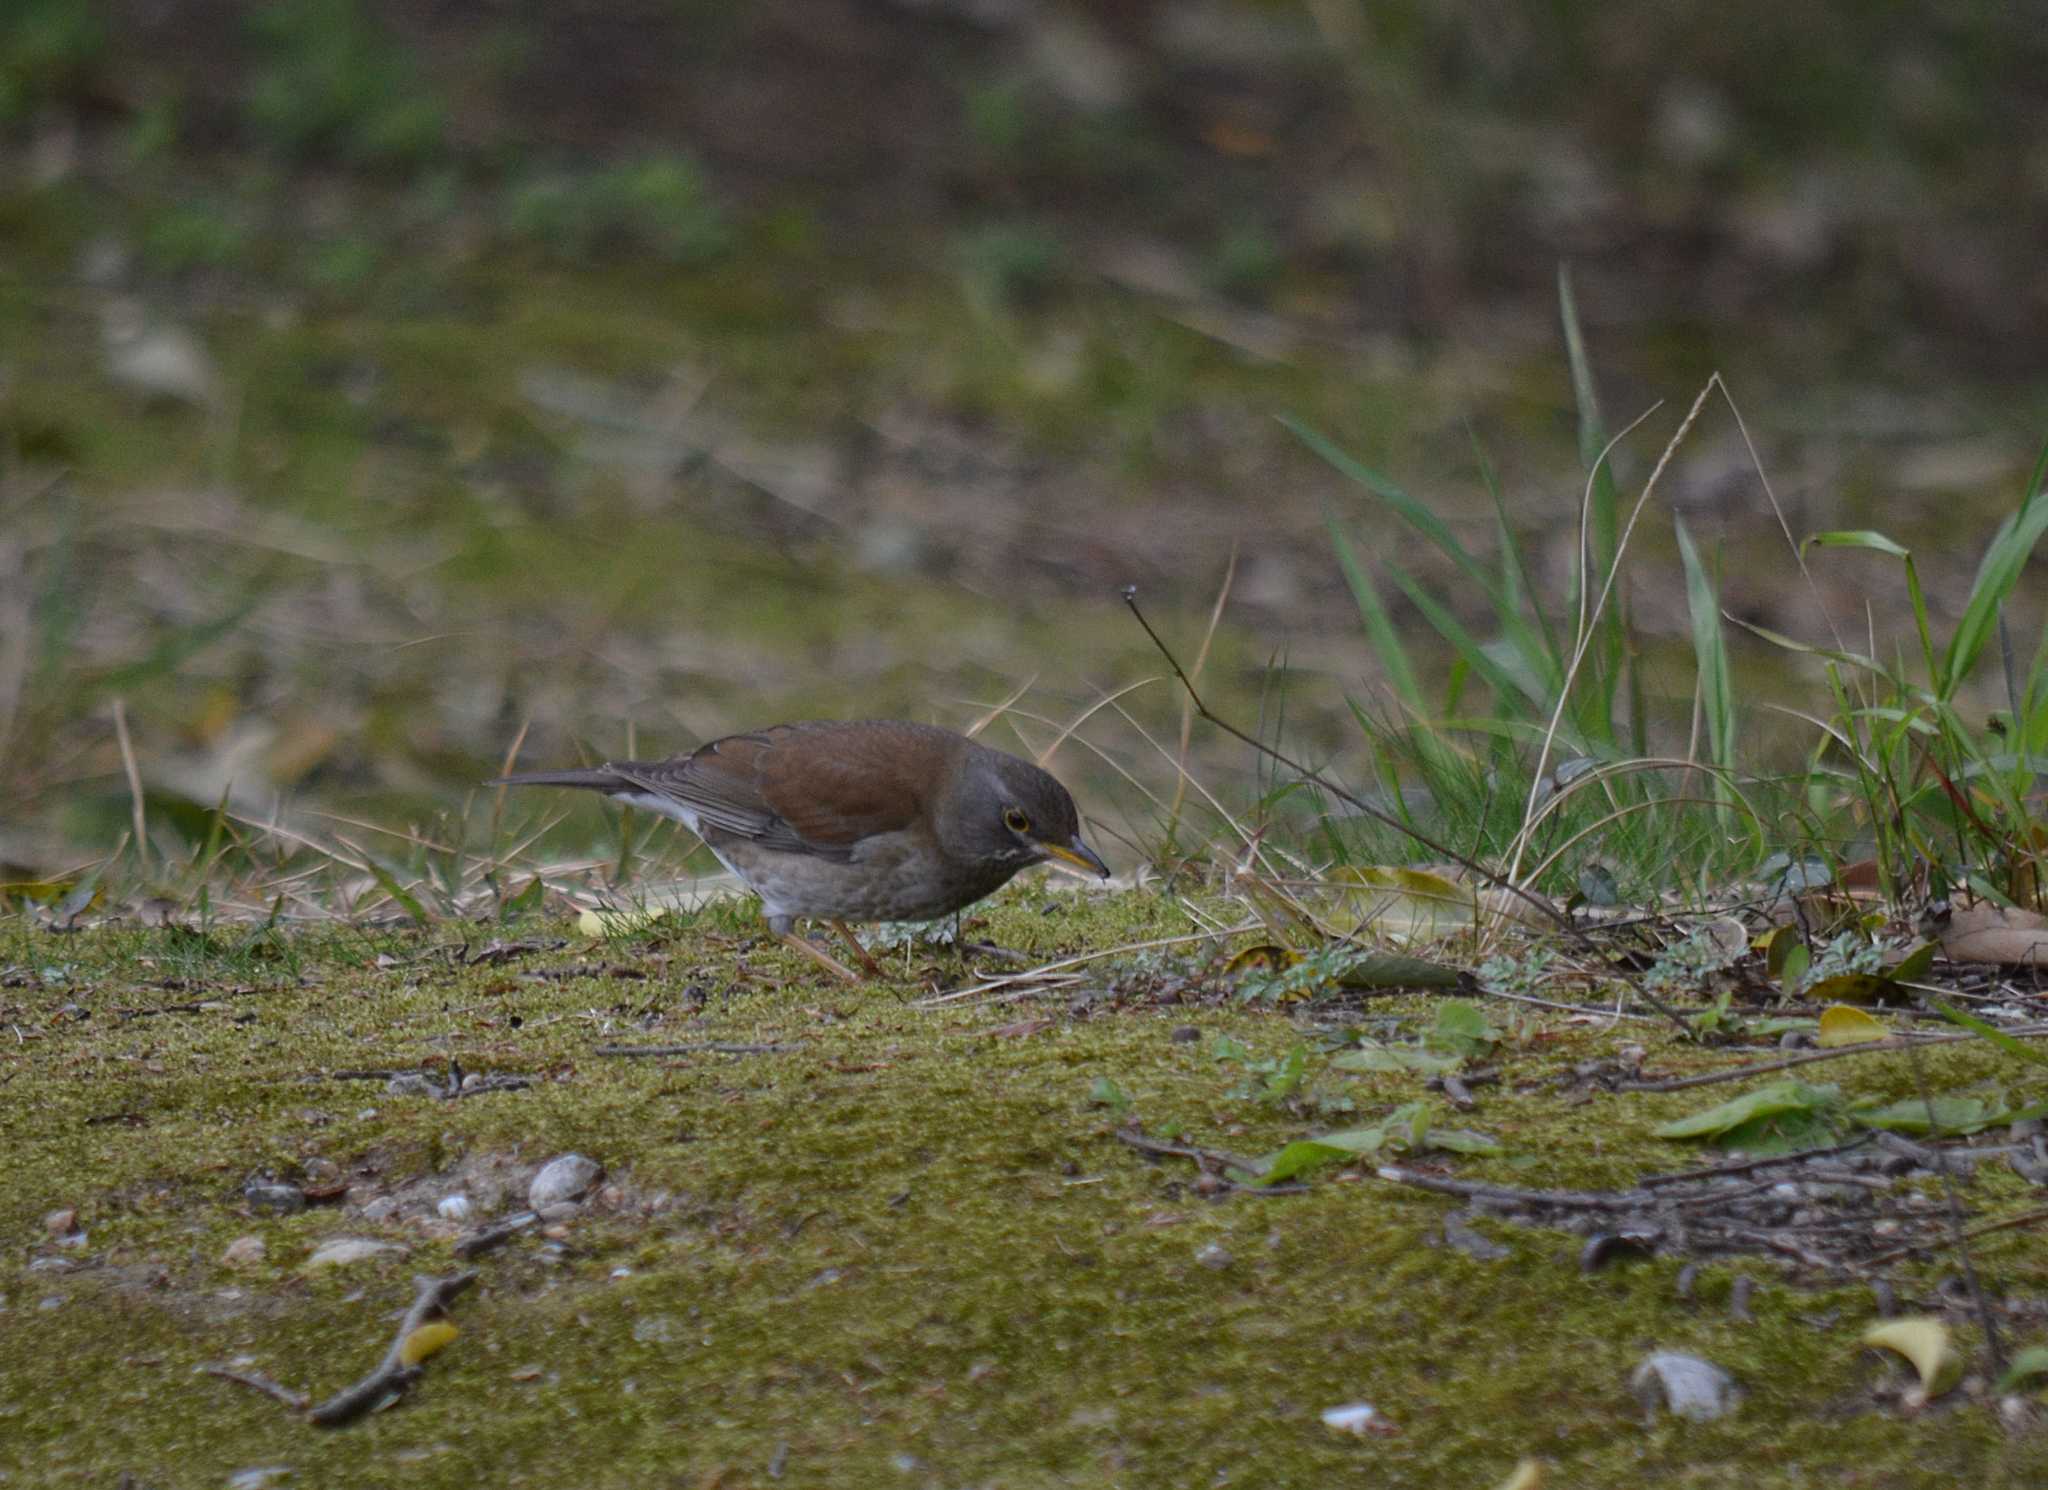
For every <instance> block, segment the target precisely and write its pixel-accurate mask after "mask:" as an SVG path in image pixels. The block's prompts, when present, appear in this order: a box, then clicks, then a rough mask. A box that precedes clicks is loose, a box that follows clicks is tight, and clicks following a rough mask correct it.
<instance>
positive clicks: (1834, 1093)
mask: <svg viewBox="0 0 2048 1490" xmlns="http://www.w3.org/2000/svg"><path fill="white" fill-rule="evenodd" d="M1841 1095H1842V1092H1841V1088H1840V1087H1837V1086H1833V1085H1827V1086H1813V1085H1809V1084H1808V1083H1806V1082H1803V1081H1774V1082H1772V1083H1770V1085H1768V1086H1761V1087H1758V1088H1757V1089H1756V1090H1755V1091H1753V1092H1745V1093H1744V1094H1743V1095H1742V1096H1740V1097H1733V1098H1730V1099H1729V1100H1728V1101H1726V1102H1723V1103H1721V1104H1720V1105H1719V1106H1716V1107H1710V1108H1708V1109H1707V1110H1706V1111H1704V1112H1696V1113H1694V1114H1693V1115H1692V1116H1691V1117H1683V1118H1678V1119H1676V1120H1675V1121H1673V1122H1669V1123H1664V1124H1662V1125H1660V1126H1658V1127H1656V1128H1654V1129H1652V1130H1651V1131H1652V1132H1653V1133H1655V1134H1656V1136H1657V1137H1659V1138H1722V1137H1725V1136H1726V1135H1728V1134H1730V1133H1733V1132H1735V1131H1737V1130H1738V1129H1740V1128H1742V1127H1743V1126H1744V1125H1746V1124H1750V1123H1754V1122H1757V1121H1758V1120H1760V1119H1770V1118H1777V1117H1783V1116H1786V1115H1788V1114H1803V1115H1808V1116H1810V1115H1813V1114H1815V1113H1820V1112H1825V1111H1828V1110H1830V1109H1832V1108H1833V1107H1835V1106H1836V1105H1837V1104H1838V1103H1839V1101H1840V1100H1841Z"/></svg>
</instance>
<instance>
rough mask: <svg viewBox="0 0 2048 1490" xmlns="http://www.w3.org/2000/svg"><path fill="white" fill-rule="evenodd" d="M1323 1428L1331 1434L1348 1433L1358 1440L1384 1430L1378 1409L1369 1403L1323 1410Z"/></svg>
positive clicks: (1356, 1403) (1351, 1403) (1348, 1403)
mask: <svg viewBox="0 0 2048 1490" xmlns="http://www.w3.org/2000/svg"><path fill="white" fill-rule="evenodd" d="M1323 1426H1324V1427H1325V1428H1328V1429H1329V1430H1330V1431H1331V1432H1332V1433H1349V1434H1352V1435H1354V1436H1355V1437H1358V1438H1363V1437H1365V1435H1366V1434H1368V1433H1377V1432H1380V1431H1382V1430H1383V1429H1384V1428H1385V1426H1386V1425H1385V1423H1384V1422H1383V1420H1382V1419H1381V1417H1380V1412H1379V1409H1378V1408H1376V1407H1374V1406H1373V1405H1372V1404H1371V1403H1370V1402H1346V1403H1345V1404H1344V1405H1343V1406H1341V1407H1326V1408H1324V1409H1323Z"/></svg>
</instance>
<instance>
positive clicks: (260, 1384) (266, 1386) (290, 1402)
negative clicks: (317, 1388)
mask: <svg viewBox="0 0 2048 1490" xmlns="http://www.w3.org/2000/svg"><path fill="white" fill-rule="evenodd" d="M195 1369H197V1370H198V1371H199V1373H200V1374H201V1375H203V1376H218V1377H219V1378H220V1379H221V1380H222V1381H232V1382H233V1383H235V1385H236V1386H244V1387H248V1388H249V1389H250V1390H251V1391H257V1392H261V1393H262V1394H263V1395H264V1396H266V1397H275V1398H276V1399H277V1400H278V1401H280V1402H282V1403H283V1404H284V1405H285V1406H286V1407H289V1408H291V1409H292V1411H294V1412H304V1411H305V1410H306V1408H307V1407H308V1406H309V1405H310V1404H311V1403H312V1401H313V1399H312V1398H311V1397H308V1396H307V1395H306V1394H305V1393H304V1392H295V1391H293V1390H292V1389H291V1388H290V1387H288V1386H282V1385H280V1384H279V1383H277V1382H274V1381H272V1380H271V1379H270V1378H269V1377H267V1376H258V1375H257V1374H256V1373H255V1372H254V1371H233V1370H230V1369H229V1368H228V1367H226V1366H200V1367H197V1368H195Z"/></svg>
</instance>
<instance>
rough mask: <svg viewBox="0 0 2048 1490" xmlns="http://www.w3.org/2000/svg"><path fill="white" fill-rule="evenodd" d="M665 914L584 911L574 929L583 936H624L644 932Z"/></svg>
mask: <svg viewBox="0 0 2048 1490" xmlns="http://www.w3.org/2000/svg"><path fill="white" fill-rule="evenodd" d="M667 914H668V912H667V911H666V910H651V911H585V912H584V913H583V914H582V915H580V916H578V917H577V918H576V929H577V930H578V931H580V932H581V933H583V935H585V936H624V935H626V934H628V933H630V932H635V931H645V930H646V929H647V928H648V927H650V926H652V925H653V924H654V923H655V922H656V921H659V920H660V919H661V918H662V917H663V916H666V915H667Z"/></svg>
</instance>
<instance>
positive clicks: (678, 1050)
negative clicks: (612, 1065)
mask: <svg viewBox="0 0 2048 1490" xmlns="http://www.w3.org/2000/svg"><path fill="white" fill-rule="evenodd" d="M803 1048H804V1047H803V1042H802V1041H801V1040H799V1041H797V1042H796V1043H795V1044H793V1045H737V1044H732V1043H730V1042H727V1041H724V1040H707V1041H704V1042H702V1043H700V1044H696V1045H600V1046H598V1047H597V1049H596V1050H594V1051H592V1052H591V1054H592V1055H623V1056H634V1055H642V1056H662V1055H786V1054H788V1053H789V1052H790V1051H792V1050H802V1049H803Z"/></svg>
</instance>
